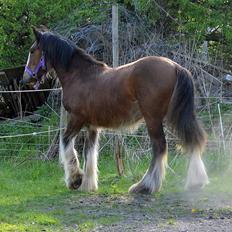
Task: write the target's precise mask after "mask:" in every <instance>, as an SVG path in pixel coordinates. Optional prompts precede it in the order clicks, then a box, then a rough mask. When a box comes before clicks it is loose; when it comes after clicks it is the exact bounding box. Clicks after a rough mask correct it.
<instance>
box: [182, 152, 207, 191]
mask: <svg viewBox="0 0 232 232" xmlns="http://www.w3.org/2000/svg"><path fill="white" fill-rule="evenodd" d="M208 183H209V179H208V175H207V173H206V170H205V165H204V163H203V161H202V159H201V154H200V152H193V153H192V155H191V158H190V163H189V168H188V174H187V180H186V185H185V189H193V188H194V187H204V186H205V185H206V184H208Z"/></svg>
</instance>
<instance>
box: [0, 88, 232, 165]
mask: <svg viewBox="0 0 232 232" xmlns="http://www.w3.org/2000/svg"><path fill="white" fill-rule="evenodd" d="M32 91H33V90H30V92H32ZM34 91H37V90H34ZM47 91H50V92H53V91H61V88H55V89H49V90H47ZM12 93H14V91H12ZM15 93H19V91H15ZM223 98H226V97H223ZM197 99H203V100H204V101H205V102H206V104H205V109H202V107H201V108H198V114H197V117H198V119H199V120H200V121H201V122H202V123H203V126H204V128H205V130H206V131H207V133H208V134H209V139H208V148H207V150H208V151H210V152H214V153H217V154H221V156H223V154H224V153H226V152H228V151H230V149H231V148H232V124H231V121H232V111H231V110H225V107H228V108H230V107H231V105H227V104H224V103H223V102H222V98H221V97H210V96H209V97H196V100H197ZM212 99H213V100H214V101H212ZM51 102H53V101H51V99H49V98H48V100H47V102H46V103H45V104H44V106H43V107H44V108H45V109H46V110H44V109H42V110H41V109H39V110H38V112H37V111H36V112H34V113H33V114H31V115H27V116H25V117H23V118H1V121H0V127H1V130H0V158H4V159H6V158H11V159H12V158H13V159H16V160H18V159H29V160H31V159H43V160H46V159H51V158H54V157H57V155H58V153H59V133H60V131H61V130H65V128H64V127H62V128H61V127H60V105H59V106H57V105H56V106H55V107H53V106H51ZM57 103H58V102H57ZM59 104H60V101H59ZM25 115H26V114H25ZM165 134H166V138H167V141H168V145H169V151H170V152H171V153H172V152H173V151H174V150H175V146H176V144H178V142H179V140H178V138H176V137H175V135H173V134H172V132H171V131H169V130H168V128H166V129H165ZM85 135H86V131H85V129H83V130H82V131H81V132H80V134H79V137H78V138H77V141H76V147H77V150H78V151H79V153H80V154H82V153H83V150H84V149H83V148H84V146H85ZM116 135H117V136H118V137H119V138H120V141H121V144H122V150H123V154H124V156H125V157H126V159H127V160H128V159H133V160H140V159H141V158H142V157H144V156H146V157H147V156H149V155H150V154H151V147H150V139H149V136H148V134H147V131H146V126H145V124H144V123H141V125H140V127H139V128H138V130H136V131H133V132H129V131H126V130H122V131H118V130H117V131H112V130H106V131H102V133H101V140H100V147H99V151H100V153H101V154H104V155H112V154H113V153H114V147H115V144H114V143H115V140H114V138H115V136H116ZM51 154H52V155H51ZM174 158H175V156H174V157H173V159H174Z"/></svg>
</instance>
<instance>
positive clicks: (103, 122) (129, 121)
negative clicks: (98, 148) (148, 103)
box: [91, 102, 143, 129]
mask: <svg viewBox="0 0 232 232" xmlns="http://www.w3.org/2000/svg"><path fill="white" fill-rule="evenodd" d="M96 119H97V120H92V123H91V124H93V125H94V126H98V127H102V128H111V129H120V128H132V127H134V126H135V124H137V123H138V122H139V121H141V120H142V119H143V116H142V113H141V111H140V109H139V106H138V104H137V103H136V102H135V103H132V104H130V105H128V106H127V107H120V105H119V106H118V107H115V108H114V107H112V108H111V109H107V108H105V109H102V110H101V113H100V114H98V115H96ZM94 121H95V122H94Z"/></svg>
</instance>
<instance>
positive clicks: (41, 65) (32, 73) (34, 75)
mask: <svg viewBox="0 0 232 232" xmlns="http://www.w3.org/2000/svg"><path fill="white" fill-rule="evenodd" d="M40 68H42V69H44V70H47V68H46V64H45V57H44V56H43V55H42V56H41V58H40V61H39V63H38V64H37V66H36V67H35V68H34V70H31V69H30V68H29V67H28V66H27V65H26V66H25V71H24V72H26V73H27V74H28V75H29V79H28V80H27V81H29V80H30V79H31V78H35V79H36V84H35V85H34V88H35V89H38V88H39V86H40V80H39V79H38V76H37V74H38V72H39V70H40Z"/></svg>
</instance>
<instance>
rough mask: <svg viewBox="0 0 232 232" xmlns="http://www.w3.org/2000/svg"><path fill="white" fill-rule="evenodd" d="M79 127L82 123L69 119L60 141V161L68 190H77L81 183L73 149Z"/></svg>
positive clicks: (80, 171) (79, 170) (78, 164)
mask: <svg viewBox="0 0 232 232" xmlns="http://www.w3.org/2000/svg"><path fill="white" fill-rule="evenodd" d="M81 127H82V123H80V121H79V120H78V119H76V118H72V117H70V120H69V122H68V126H67V129H66V131H65V133H64V136H63V138H62V139H61V141H60V161H61V163H62V164H63V165H64V171H65V183H66V186H67V187H68V188H69V189H77V188H78V187H79V186H80V185H81V182H82V175H83V172H82V170H81V169H80V163H79V160H78V155H77V151H76V150H75V148H74V142H75V137H76V135H77V133H78V132H79V131H80V129H81Z"/></svg>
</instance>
